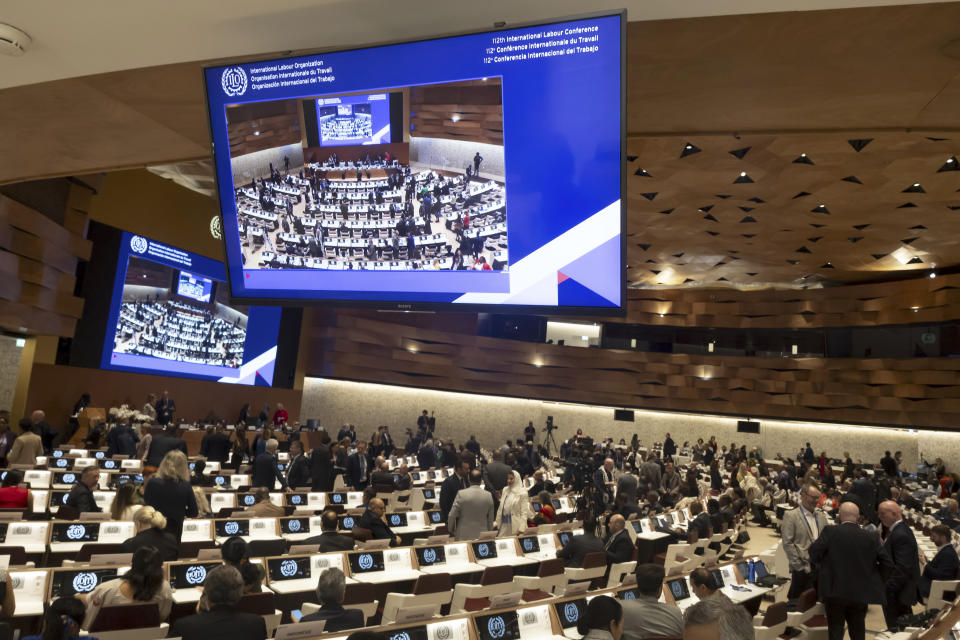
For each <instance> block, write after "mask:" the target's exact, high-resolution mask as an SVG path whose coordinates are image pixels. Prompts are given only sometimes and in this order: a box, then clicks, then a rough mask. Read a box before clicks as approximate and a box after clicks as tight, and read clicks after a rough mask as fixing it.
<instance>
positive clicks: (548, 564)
mask: <svg viewBox="0 0 960 640" xmlns="http://www.w3.org/2000/svg"><path fill="white" fill-rule="evenodd" d="M625 564H626V563H625ZM568 581H569V578H567V574H566V573H565V572H564V566H563V560H561V559H560V558H552V559H550V560H542V561H541V562H540V566H539V567H538V568H537V575H536V576H514V577H513V586H514V587H515V588H516V590H518V591H521V590H526V589H537V590H540V591H545V592H547V593H551V594H555V593H559V592H562V591H563V589H564V588H565V587H566V586H567V582H568ZM524 600H526V598H524Z"/></svg>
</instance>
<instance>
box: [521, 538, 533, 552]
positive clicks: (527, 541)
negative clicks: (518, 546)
mask: <svg viewBox="0 0 960 640" xmlns="http://www.w3.org/2000/svg"><path fill="white" fill-rule="evenodd" d="M523 550H524V551H533V538H524V539H523Z"/></svg>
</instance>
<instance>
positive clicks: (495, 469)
mask: <svg viewBox="0 0 960 640" xmlns="http://www.w3.org/2000/svg"><path fill="white" fill-rule="evenodd" d="M511 471H512V469H511V468H510V467H509V466H508V465H506V464H504V463H503V452H502V451H500V450H499V449H498V450H496V451H494V452H493V462H491V463H489V464H487V466H486V469H484V472H483V482H484V484H486V485H487V491H489V492H490V493H492V494H493V499H494V509H496V506H497V505H498V504H499V503H500V493H501V492H502V491H503V488H504V487H505V486H507V476H509V475H510V472H511Z"/></svg>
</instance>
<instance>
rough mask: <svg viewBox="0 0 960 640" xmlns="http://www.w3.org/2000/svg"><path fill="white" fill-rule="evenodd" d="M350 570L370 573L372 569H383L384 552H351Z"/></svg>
mask: <svg viewBox="0 0 960 640" xmlns="http://www.w3.org/2000/svg"><path fill="white" fill-rule="evenodd" d="M349 558H350V570H351V571H352V572H353V573H370V572H372V571H383V552H382V551H365V552H363V553H351V554H350V555H349Z"/></svg>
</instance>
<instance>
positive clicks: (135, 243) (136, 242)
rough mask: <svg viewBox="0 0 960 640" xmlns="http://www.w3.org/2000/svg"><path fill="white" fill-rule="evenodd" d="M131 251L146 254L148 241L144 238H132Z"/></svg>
mask: <svg viewBox="0 0 960 640" xmlns="http://www.w3.org/2000/svg"><path fill="white" fill-rule="evenodd" d="M130 249H131V250H132V251H133V252H134V253H146V252H147V239H146V238H144V237H143V236H133V237H132V238H130Z"/></svg>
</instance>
